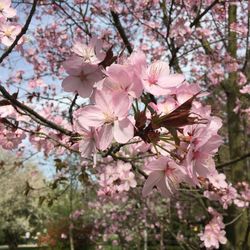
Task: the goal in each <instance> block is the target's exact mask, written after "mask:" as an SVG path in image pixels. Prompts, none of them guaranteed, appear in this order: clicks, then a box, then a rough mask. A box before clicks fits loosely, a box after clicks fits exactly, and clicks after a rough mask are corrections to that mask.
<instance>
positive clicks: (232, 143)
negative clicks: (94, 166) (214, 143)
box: [224, 4, 250, 249]
mask: <svg viewBox="0 0 250 250" xmlns="http://www.w3.org/2000/svg"><path fill="white" fill-rule="evenodd" d="M234 22H235V23H236V22H237V6H236V5H234V4H230V5H229V10H228V53H229V54H230V55H231V56H232V57H233V58H235V59H236V58H237V36H236V32H234V31H232V30H231V29H230V25H231V24H232V23H234ZM224 89H225V93H226V97H227V100H226V101H227V103H226V109H227V126H228V144H229V155H230V159H234V158H237V157H239V156H240V155H242V154H243V153H244V152H243V142H244V138H243V133H242V131H241V119H240V116H239V114H238V113H237V112H234V109H235V107H236V105H237V103H236V101H237V96H238V93H239V86H238V82H237V73H236V72H231V73H229V77H228V79H227V80H226V81H225V83H224ZM229 176H230V178H231V180H230V181H231V182H232V183H233V184H236V183H237V182H239V181H242V180H244V178H245V177H246V175H245V173H244V164H243V161H239V162H237V163H235V164H233V165H232V166H231V169H230V172H229ZM237 215H238V213H237V210H236V208H235V207H233V206H232V207H230V208H229V209H228V216H227V218H225V219H226V220H227V221H226V223H227V222H230V221H233V220H234V219H235V218H236V217H237ZM226 229H227V237H228V239H229V240H230V242H231V244H232V247H233V249H242V244H243V241H244V238H245V234H246V231H247V214H246V213H244V214H243V215H242V216H241V217H240V218H239V219H238V220H237V221H235V222H234V223H232V224H231V225H229V226H227V228H226ZM249 249H250V248H249Z"/></svg>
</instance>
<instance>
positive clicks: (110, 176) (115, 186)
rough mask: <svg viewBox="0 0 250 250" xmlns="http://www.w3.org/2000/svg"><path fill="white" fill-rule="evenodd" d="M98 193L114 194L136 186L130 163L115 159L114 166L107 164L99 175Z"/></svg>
mask: <svg viewBox="0 0 250 250" xmlns="http://www.w3.org/2000/svg"><path fill="white" fill-rule="evenodd" d="M99 185H100V190H99V191H98V194H99V195H107V194H108V195H111V196H112V195H115V194H116V193H122V192H124V191H129V189H130V188H135V187H136V181H135V175H134V173H133V172H131V164H130V163H124V162H122V161H117V164H116V166H113V165H109V166H107V167H106V168H105V172H104V173H102V174H101V175H100V180H99Z"/></svg>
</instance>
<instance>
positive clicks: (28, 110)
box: [0, 85, 73, 136]
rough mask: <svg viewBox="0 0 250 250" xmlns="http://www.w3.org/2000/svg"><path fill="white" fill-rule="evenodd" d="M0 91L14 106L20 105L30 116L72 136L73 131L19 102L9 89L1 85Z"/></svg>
mask: <svg viewBox="0 0 250 250" xmlns="http://www.w3.org/2000/svg"><path fill="white" fill-rule="evenodd" d="M0 92H1V93H2V95H3V97H4V98H5V99H7V100H8V101H10V103H11V104H12V105H13V106H14V107H18V108H20V109H21V110H22V111H25V112H26V113H27V114H29V115H30V116H33V117H35V118H36V119H37V120H38V121H40V122H41V123H43V124H46V126H48V127H50V128H52V129H55V130H57V131H59V132H61V133H63V134H65V135H68V136H72V135H73V132H71V131H69V130H67V129H65V128H63V127H61V126H59V125H57V124H55V123H54V122H51V121H49V120H47V119H45V118H44V117H42V116H41V115H39V114H38V113H37V112H36V111H34V110H33V109H31V108H30V107H28V106H26V105H24V104H23V103H21V102H19V101H18V100H17V99H16V98H15V97H13V96H12V95H10V94H9V93H8V91H7V90H6V89H5V88H4V87H3V86H2V85H0Z"/></svg>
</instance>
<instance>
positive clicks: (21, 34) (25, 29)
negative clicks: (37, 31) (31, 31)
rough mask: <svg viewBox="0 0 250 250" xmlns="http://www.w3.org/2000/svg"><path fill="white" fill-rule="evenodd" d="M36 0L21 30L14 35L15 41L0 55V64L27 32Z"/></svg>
mask: <svg viewBox="0 0 250 250" xmlns="http://www.w3.org/2000/svg"><path fill="white" fill-rule="evenodd" d="M37 2H38V0H34V2H33V4H32V7H31V10H30V14H29V16H28V18H27V20H26V23H25V24H24V26H23V28H22V30H21V32H20V33H19V34H18V35H17V36H16V39H15V41H14V42H13V43H12V44H11V46H10V47H9V48H8V49H7V50H6V51H5V52H4V53H3V54H2V56H1V57H0V64H1V63H2V62H3V60H4V59H5V58H6V57H7V56H8V55H9V54H10V53H11V52H12V50H13V49H14V48H15V47H16V45H17V44H18V42H19V41H20V39H21V38H22V36H23V35H24V34H25V33H26V32H27V30H28V28H29V25H30V23H31V20H32V17H33V15H34V13H35V11H36V6H37Z"/></svg>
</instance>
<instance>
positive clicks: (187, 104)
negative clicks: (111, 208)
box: [62, 37, 222, 197]
mask: <svg viewBox="0 0 250 250" xmlns="http://www.w3.org/2000/svg"><path fill="white" fill-rule="evenodd" d="M102 45H103V42H102V40H101V39H97V38H96V37H95V38H92V39H91V40H90V42H89V44H88V45H85V44H81V43H80V42H76V43H75V45H74V47H73V56H72V57H71V58H70V59H68V60H67V61H66V62H65V63H64V68H65V70H66V72H67V73H68V74H69V76H67V77H66V78H65V79H64V81H63V83H62V86H63V88H64V90H66V91H70V92H74V93H78V94H79V95H80V96H81V97H84V98H87V97H89V100H90V101H89V102H90V104H88V105H85V106H84V107H81V108H79V109H78V110H77V111H75V113H74V124H75V130H76V132H77V133H78V134H79V135H80V137H81V138H82V139H81V140H79V141H78V142H77V143H76V146H77V147H78V148H79V151H80V152H81V155H82V156H83V157H88V156H90V155H91V154H92V153H96V152H97V150H102V151H103V150H107V149H108V148H109V147H110V146H111V145H112V143H113V142H116V143H119V144H124V145H126V143H128V142H129V143H132V144H133V140H132V139H133V138H135V137H138V138H139V139H141V140H142V141H143V142H144V143H146V144H147V145H149V146H148V147H147V149H146V150H147V151H148V150H150V151H152V152H153V153H154V154H155V156H154V157H151V158H150V159H148V164H147V165H146V166H145V168H144V170H145V171H146V173H148V174H149V176H148V179H147V181H146V182H145V185H144V188H143V195H144V196H146V195H147V194H149V193H150V191H151V190H152V189H153V187H157V189H158V190H159V191H160V192H161V194H162V195H163V196H165V197H169V196H170V195H171V194H173V193H174V191H175V190H176V189H178V186H179V184H181V183H187V184H191V185H194V186H200V185H201V179H204V178H205V179H210V180H211V181H214V182H215V181H216V180H215V179H213V176H215V175H216V174H218V173H217V171H216V169H215V164H214V160H213V156H214V155H215V153H216V152H217V151H218V148H219V146H220V145H221V143H222V139H221V137H220V136H219V135H218V134H217V132H218V130H219V129H220V127H221V126H222V122H221V120H220V119H219V118H218V117H214V116H211V109H210V107H209V106H203V105H202V104H201V103H200V102H198V101H196V100H195V98H196V97H197V96H202V95H204V94H202V93H201V90H200V88H199V86H198V85H196V84H191V85H190V84H188V83H187V82H185V78H184V76H183V75H182V74H173V73H171V72H170V69H169V67H168V64H167V63H166V62H163V61H155V62H153V63H152V64H148V63H147V60H146V55H145V54H144V53H143V52H141V51H137V52H133V53H132V54H131V55H130V56H129V57H115V56H113V53H112V49H111V48H109V49H108V51H106V52H105V51H104V49H103V48H102ZM134 143H135V144H136V141H135V142H134ZM121 151H122V150H121ZM119 164H120V163H119ZM111 169H113V168H112V167H110V169H109V170H110V171H111ZM119 171H121V173H120V174H119V172H116V174H117V175H118V176H119V175H120V176H121V175H122V168H119ZM111 172H112V171H111ZM107 175H109V174H108V172H107V173H106V172H105V174H103V175H102V178H101V180H102V181H101V183H102V184H104V182H105V181H104V180H106V179H108V180H110V181H111V182H112V183H113V181H114V180H113V179H112V178H111V179H110V178H109V177H107ZM114 176H115V175H114ZM113 178H116V177H113ZM117 178H118V177H117ZM119 178H121V177H119ZM217 186H218V185H217Z"/></svg>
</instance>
